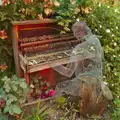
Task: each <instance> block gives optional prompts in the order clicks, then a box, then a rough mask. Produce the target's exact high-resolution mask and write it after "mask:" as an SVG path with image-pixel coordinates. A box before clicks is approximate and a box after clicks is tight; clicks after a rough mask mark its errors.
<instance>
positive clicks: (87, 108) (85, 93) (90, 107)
mask: <svg viewBox="0 0 120 120" xmlns="http://www.w3.org/2000/svg"><path fill="white" fill-rule="evenodd" d="M81 79H82V80H83V81H84V82H83V84H81V85H80V88H81V89H80V90H81V96H80V97H81V100H80V113H81V115H84V116H87V115H93V114H94V115H101V114H102V113H103V112H104V110H105V108H106V105H107V100H106V99H105V98H104V97H103V95H102V92H101V85H100V82H99V81H98V80H97V78H95V77H94V78H93V77H92V76H83V77H82V78H81ZM92 81H93V82H92Z"/></svg>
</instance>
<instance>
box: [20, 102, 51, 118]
mask: <svg viewBox="0 0 120 120" xmlns="http://www.w3.org/2000/svg"><path fill="white" fill-rule="evenodd" d="M43 109H44V107H43ZM20 120H23V116H21V119H20ZM24 120H49V119H48V116H47V113H46V112H45V111H42V108H41V107H40V102H38V107H37V110H34V109H33V113H32V114H31V115H29V116H27V117H25V118H24Z"/></svg>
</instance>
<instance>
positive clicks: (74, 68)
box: [53, 21, 113, 102]
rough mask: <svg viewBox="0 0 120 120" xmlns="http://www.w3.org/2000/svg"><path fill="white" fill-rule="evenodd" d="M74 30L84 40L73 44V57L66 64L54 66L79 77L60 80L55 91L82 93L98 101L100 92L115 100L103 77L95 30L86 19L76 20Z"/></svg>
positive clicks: (105, 96) (101, 52) (81, 94)
mask: <svg viewBox="0 0 120 120" xmlns="http://www.w3.org/2000/svg"><path fill="white" fill-rule="evenodd" d="M72 31H73V33H74V36H75V37H76V38H77V39H79V40H80V41H81V43H80V44H78V45H76V47H75V48H73V50H72V53H71V56H70V61H69V63H68V64H67V65H66V66H64V65H60V66H56V67H53V69H54V70H55V71H57V72H59V73H60V74H62V75H64V76H67V77H71V76H72V75H73V74H74V73H75V76H76V77H75V78H73V79H71V80H67V81H64V82H60V83H58V84H57V86H56V93H57V94H62V93H66V94H69V95H73V96H80V97H83V99H89V100H90V101H94V102H99V98H101V97H100V96H104V98H105V99H107V100H112V99H113V96H112V93H111V91H110V90H109V88H108V87H107V86H106V85H105V84H104V82H103V79H102V78H103V75H102V71H103V64H102V61H103V58H104V55H103V48H102V47H101V44H100V41H99V39H98V38H97V37H96V35H94V34H92V32H91V29H90V28H89V27H88V26H87V24H86V23H85V22H83V21H80V22H77V23H75V24H74V25H73V27H72ZM88 93H89V94H88ZM85 96H86V98H84V97H85ZM86 102H87V101H86Z"/></svg>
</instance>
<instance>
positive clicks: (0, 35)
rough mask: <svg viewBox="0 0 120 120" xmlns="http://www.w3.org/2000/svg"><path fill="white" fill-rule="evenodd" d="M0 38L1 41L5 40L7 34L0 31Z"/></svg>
mask: <svg viewBox="0 0 120 120" xmlns="http://www.w3.org/2000/svg"><path fill="white" fill-rule="evenodd" d="M0 38H1V39H6V38H7V33H6V32H5V30H2V31H0Z"/></svg>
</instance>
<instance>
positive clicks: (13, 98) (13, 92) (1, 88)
mask: <svg viewBox="0 0 120 120" xmlns="http://www.w3.org/2000/svg"><path fill="white" fill-rule="evenodd" d="M27 92H28V87H27V84H26V82H25V79H20V78H17V77H16V76H13V77H11V78H8V77H7V76H5V77H3V78H1V79H0V115H1V114H3V115H4V114H7V113H9V114H10V115H15V114H20V113H21V112H22V110H21V108H20V105H21V104H22V103H25V101H26V94H27Z"/></svg>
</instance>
